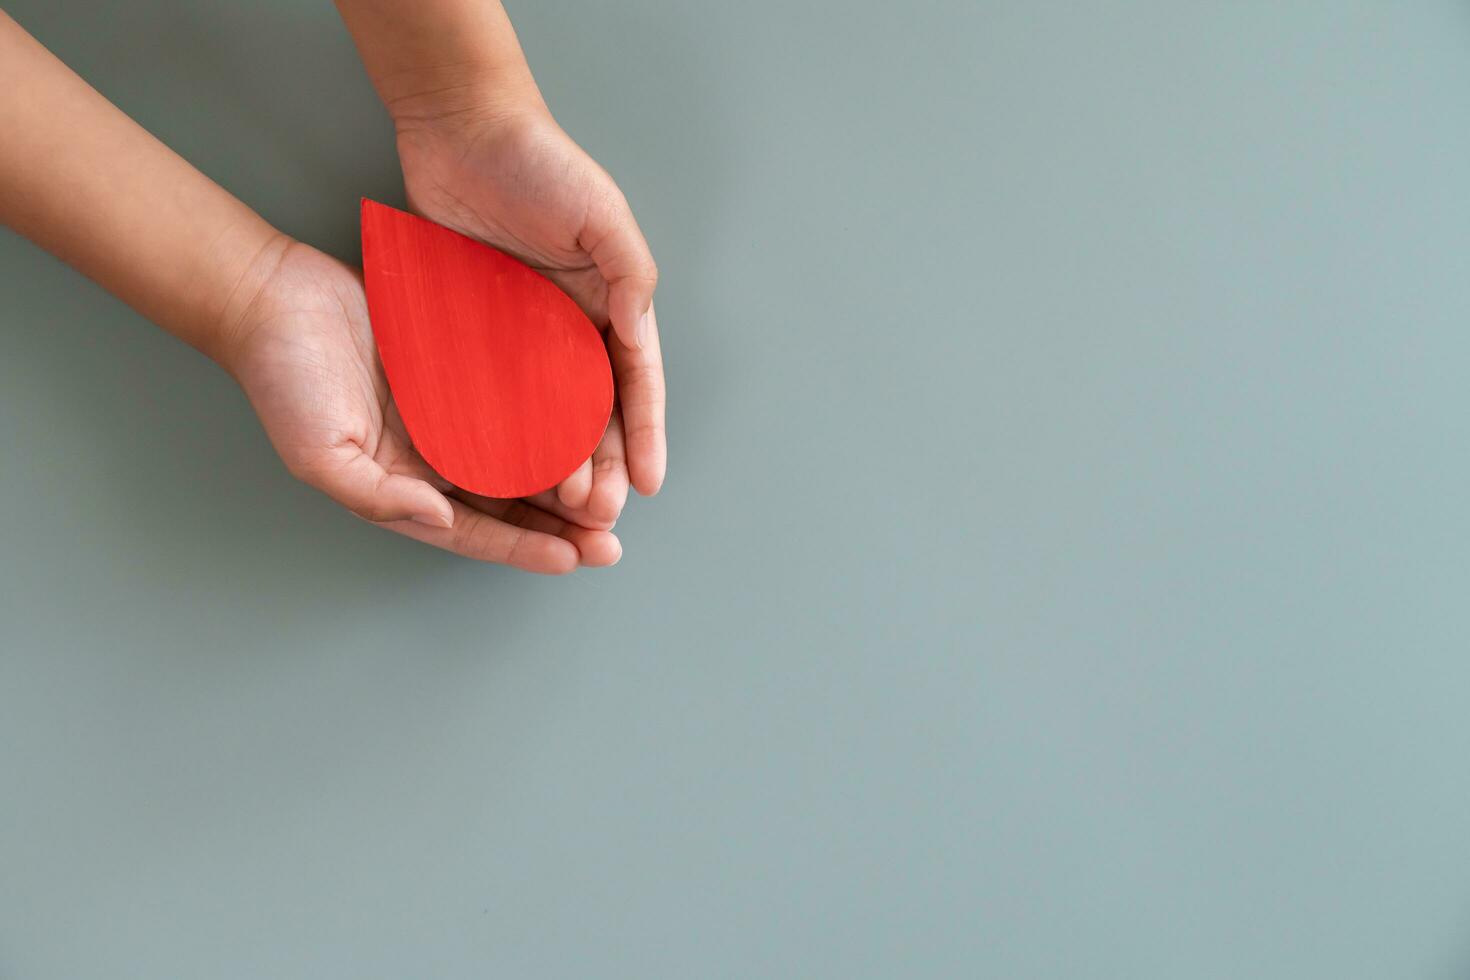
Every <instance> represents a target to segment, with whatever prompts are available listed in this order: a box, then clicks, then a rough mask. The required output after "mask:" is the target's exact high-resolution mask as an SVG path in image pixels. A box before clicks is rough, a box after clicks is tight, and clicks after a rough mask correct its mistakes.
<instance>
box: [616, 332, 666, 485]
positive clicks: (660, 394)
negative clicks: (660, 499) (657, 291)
mask: <svg viewBox="0 0 1470 980" xmlns="http://www.w3.org/2000/svg"><path fill="white" fill-rule="evenodd" d="M648 321H649V322H648V337H647V342H646V343H645V344H644V345H643V347H642V349H641V350H634V349H633V348H630V347H628V346H626V345H625V344H623V343H621V342H620V339H621V338H619V337H612V336H610V337H608V339H607V346H608V352H609V354H611V359H612V366H613V375H614V376H615V377H616V378H617V382H618V400H619V402H620V403H621V404H622V408H623V440H624V443H625V448H626V453H627V458H628V476H629V477H630V478H631V479H632V481H633V488H634V489H635V490H637V491H638V492H639V493H641V494H643V495H644V496H645V497H651V496H653V495H654V494H656V493H658V488H659V487H661V486H663V482H664V473H665V471H666V470H667V468H668V446H667V444H666V442H665V437H664V365H663V358H662V356H661V355H660V352H659V343H658V317H657V315H656V314H655V313H654V310H653V307H651V306H650V307H649V308H648Z"/></svg>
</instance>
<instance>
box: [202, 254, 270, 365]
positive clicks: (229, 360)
mask: <svg viewBox="0 0 1470 980" xmlns="http://www.w3.org/2000/svg"><path fill="white" fill-rule="evenodd" d="M293 244H294V240H293V239H292V238H291V237H290V236H288V235H285V234H283V233H282V232H279V231H276V230H275V229H273V228H271V229H268V230H266V231H264V232H261V233H258V234H257V235H256V236H255V237H254V238H252V239H248V240H242V241H241V242H238V243H237V247H236V250H235V251H234V255H233V257H232V260H231V264H232V265H233V269H234V271H233V273H232V275H231V282H232V285H231V286H230V288H229V289H228V291H227V292H226V294H225V296H224V299H223V302H222V303H220V304H219V305H218V310H219V313H218V315H217V316H216V317H215V318H214V321H213V323H212V324H211V326H210V329H209V330H208V331H207V332H206V336H207V337H208V338H209V339H208V342H207V343H204V344H200V345H198V346H199V347H200V349H201V350H202V351H203V352H204V354H205V355H207V356H208V357H209V358H210V359H212V360H213V361H215V362H216V363H217V364H219V366H220V367H222V368H224V369H225V371H227V372H228V373H229V374H231V375H234V376H236V377H238V368H239V363H240V359H241V357H240V355H241V351H242V350H243V349H244V347H245V344H246V341H247V340H248V339H249V334H250V332H251V331H250V326H249V325H250V324H251V323H253V322H255V321H254V314H255V313H256V311H258V310H259V309H260V308H261V307H262V306H263V305H264V304H266V303H267V302H268V300H269V297H270V292H271V289H272V286H273V284H274V282H275V280H276V272H277V270H278V269H279V268H280V265H281V259H282V258H283V257H284V256H285V254H286V252H287V251H288V250H290V248H291V246H292V245H293Z"/></svg>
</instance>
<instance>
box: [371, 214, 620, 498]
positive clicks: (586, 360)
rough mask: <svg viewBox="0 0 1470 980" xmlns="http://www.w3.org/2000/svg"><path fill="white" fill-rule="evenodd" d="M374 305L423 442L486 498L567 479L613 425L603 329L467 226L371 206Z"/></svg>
mask: <svg viewBox="0 0 1470 980" xmlns="http://www.w3.org/2000/svg"><path fill="white" fill-rule="evenodd" d="M362 261H363V276H364V278H365V280H366V282H367V299H368V315H369V316H370V317H371V319H372V324H373V337H374V338H375V339H376V340H377V344H378V354H379V356H380V357H381V358H382V361H383V370H384V371H385V372H386V373H387V375H388V386H389V387H390V388H391V389H392V391H393V398H394V400H395V401H396V402H397V404H398V411H399V413H400V414H401V415H402V416H403V422H404V425H406V426H407V427H408V434H409V435H410V436H411V437H412V439H413V443H414V446H415V447H416V448H417V449H418V451H419V452H420V453H421V454H422V455H423V457H424V459H425V460H427V461H428V463H429V465H430V466H432V467H433V468H434V469H435V470H436V471H437V472H438V473H439V474H440V475H441V476H443V477H444V478H445V479H447V480H449V481H450V482H451V483H453V484H455V485H456V486H459V487H462V488H464V489H465V490H469V491H471V492H473V493H478V494H482V495H484V496H487V497H525V496H529V495H530V494H533V493H537V492H539V491H541V490H546V489H548V488H550V487H553V486H555V485H556V484H558V483H560V482H561V481H562V480H563V479H565V478H566V477H567V476H569V475H571V473H572V472H573V471H574V470H575V469H576V468H577V467H578V466H580V465H581V464H582V462H583V461H584V460H586V459H587V458H588V457H589V456H591V455H592V450H593V449H595V448H596V447H597V443H598V442H599V441H600V440H601V439H602V433H603V431H604V430H605V429H606V428H607V421H608V417H609V416H610V415H611V414H612V404H613V380H612V369H611V367H610V365H609V364H608V359H607V349H606V347H604V345H603V340H602V334H601V333H600V332H599V331H598V329H597V328H596V327H595V326H593V325H592V321H591V320H589V319H587V315H586V314H585V313H583V312H582V310H581V308H580V307H578V306H577V304H576V303H575V302H573V301H572V300H571V298H570V297H568V296H567V295H566V294H565V293H563V292H562V291H561V290H560V289H558V288H557V287H556V286H555V284H553V283H552V282H551V281H550V280H548V279H547V278H546V277H544V276H542V275H541V274H540V273H538V272H536V271H535V270H533V269H531V268H530V267H528V266H526V265H524V264H522V263H521V262H519V261H517V260H516V259H513V258H511V257H510V256H508V255H506V254H505V253H503V252H499V251H497V250H496V249H493V248H491V247H490V246H488V245H485V244H483V243H481V242H477V241H475V240H474V239H472V238H466V237H465V236H464V235H461V234H459V233H458V232H454V231H450V230H449V229H448V228H444V227H442V226H440V225H436V224H434V223H433V222H431V221H425V220H424V219H423V218H419V217H416V216H414V215H411V214H408V213H406V212H403V211H399V210H397V209H396V208H390V207H387V206H385V205H382V204H378V203H377V202H376V201H369V200H367V199H364V200H363V202H362Z"/></svg>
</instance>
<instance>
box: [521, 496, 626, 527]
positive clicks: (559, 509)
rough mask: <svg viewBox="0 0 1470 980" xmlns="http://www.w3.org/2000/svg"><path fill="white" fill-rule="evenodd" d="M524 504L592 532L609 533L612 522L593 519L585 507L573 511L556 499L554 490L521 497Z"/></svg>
mask: <svg viewBox="0 0 1470 980" xmlns="http://www.w3.org/2000/svg"><path fill="white" fill-rule="evenodd" d="M521 499H523V500H524V501H525V502H526V503H528V504H530V505H531V506H532V507H537V508H540V509H541V510H544V511H546V513H548V514H552V515H555V516H556V517H560V518H561V519H562V520H564V521H568V522H569V523H572V524H576V525H578V526H580V527H585V528H587V529H588V530H592V531H611V530H612V526H613V522H612V521H601V520H598V519H597V518H595V517H593V516H592V515H591V514H590V513H589V512H588V511H587V508H585V507H580V508H576V509H573V508H571V507H568V506H567V505H566V504H564V503H562V502H561V500H560V498H558V497H557V495H556V491H555V490H543V491H541V492H540V493H537V494H532V495H531V496H529V497H523V498H521Z"/></svg>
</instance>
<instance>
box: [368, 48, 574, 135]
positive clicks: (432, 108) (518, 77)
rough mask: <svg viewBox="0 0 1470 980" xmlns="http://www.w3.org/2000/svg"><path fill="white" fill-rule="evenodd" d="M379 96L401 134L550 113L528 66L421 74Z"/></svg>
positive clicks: (402, 78) (404, 77)
mask: <svg viewBox="0 0 1470 980" xmlns="http://www.w3.org/2000/svg"><path fill="white" fill-rule="evenodd" d="M379 92H380V93H381V95H382V99H383V104H384V106H385V107H386V108H387V110H388V115H389V116H390V117H391V118H392V120H393V126H394V128H395V130H397V131H398V132H399V133H402V132H405V131H410V130H414V129H423V128H430V129H432V128H439V127H441V126H443V125H446V124H449V125H453V126H455V127H458V128H467V127H474V126H476V125H480V124H486V123H495V122H498V121H500V120H503V119H508V118H512V117H516V116H522V115H528V114H535V113H545V112H546V111H547V110H546V102H545V101H544V100H543V99H542V98H541V90H540V89H539V88H537V87H536V82H535V80H534V79H533V78H532V77H531V72H530V69H528V68H527V67H526V66H525V63H524V62H521V63H519V64H503V63H485V64H466V65H457V66H453V67H446V68H433V69H421V70H416V71H413V72H409V73H404V74H403V75H401V76H400V77H399V78H398V79H396V80H395V82H394V83H392V84H388V83H382V84H380V85H379Z"/></svg>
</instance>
